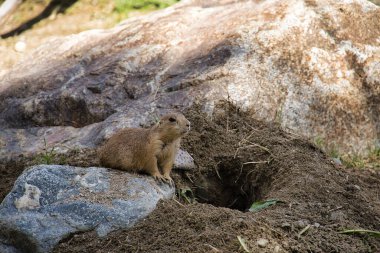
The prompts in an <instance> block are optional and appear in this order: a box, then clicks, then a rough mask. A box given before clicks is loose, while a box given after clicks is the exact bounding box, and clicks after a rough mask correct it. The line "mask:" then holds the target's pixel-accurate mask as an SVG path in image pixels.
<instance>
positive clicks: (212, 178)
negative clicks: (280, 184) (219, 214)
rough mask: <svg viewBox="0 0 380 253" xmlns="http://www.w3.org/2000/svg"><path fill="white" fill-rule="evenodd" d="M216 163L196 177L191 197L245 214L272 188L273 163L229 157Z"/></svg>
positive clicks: (221, 158) (193, 180)
mask: <svg viewBox="0 0 380 253" xmlns="http://www.w3.org/2000/svg"><path fill="white" fill-rule="evenodd" d="M215 160H216V161H217V162H216V163H217V165H216V166H215V167H214V168H213V169H210V170H208V171H207V172H206V173H197V174H196V175H193V179H191V181H192V182H193V183H192V187H191V192H188V194H189V195H188V196H187V197H188V198H193V199H195V200H196V201H197V202H200V203H207V204H211V205H214V206H217V207H225V208H230V209H237V210H240V211H243V212H245V211H247V210H248V209H249V208H250V207H251V205H252V203H254V202H255V201H259V200H263V198H265V196H266V194H267V192H268V191H269V190H270V185H271V173H268V171H270V170H271V168H270V164H268V163H266V164H255V163H249V162H248V163H247V162H243V161H242V160H241V159H240V158H236V157H228V156H227V157H217V158H216V159H215ZM180 197H181V196H180Z"/></svg>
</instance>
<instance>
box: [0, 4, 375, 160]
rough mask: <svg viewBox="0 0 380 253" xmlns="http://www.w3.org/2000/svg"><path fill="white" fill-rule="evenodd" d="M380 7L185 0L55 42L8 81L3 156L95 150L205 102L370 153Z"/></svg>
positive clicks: (0, 139) (2, 113) (2, 87)
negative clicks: (120, 134) (124, 131)
mask: <svg viewBox="0 0 380 253" xmlns="http://www.w3.org/2000/svg"><path fill="white" fill-rule="evenodd" d="M379 20H380V8H379V7H378V6H376V5H374V4H373V3H371V2H369V1H367V0H351V1H345V0H340V1H336V0H321V1H313V0H290V1H281V0H274V1H243V0H241V1H235V0H234V1H232V0H231V1H229V0H224V1H201V0H194V1H184V2H182V3H179V4H177V5H174V6H173V7H170V8H167V9H165V10H161V11H157V12H154V13H151V14H149V15H146V16H140V17H135V18H131V19H128V20H126V21H124V22H122V23H120V24H119V25H118V26H116V27H115V28H113V29H109V30H91V31H87V32H82V33H80V34H77V35H72V36H68V37H64V38H57V39H53V40H51V41H49V43H46V44H44V45H42V46H40V47H39V48H38V49H37V50H35V51H34V52H32V53H31V54H30V55H29V57H26V59H25V60H24V61H22V62H20V63H18V64H16V65H15V66H14V67H13V68H12V69H11V70H9V71H8V72H7V73H5V74H3V75H2V76H0V128H1V130H0V146H1V149H0V157H5V156H15V155H19V154H24V155H25V154H34V153H36V152H38V151H40V150H41V149H42V148H43V145H44V144H43V143H44V142H43V139H44V138H45V139H46V141H47V145H48V146H50V147H52V146H54V147H56V150H60V151H62V152H65V151H67V150H70V149H74V148H92V147H95V146H96V145H98V144H99V143H100V142H101V141H102V140H103V139H104V138H106V137H107V136H109V135H110V134H111V133H113V132H114V131H116V130H117V129H119V128H121V127H130V126H139V125H141V124H142V125H145V124H148V123H149V122H152V121H154V119H155V118H156V117H157V115H160V114H162V113H165V112H166V111H168V110H171V109H173V108H176V109H179V110H182V109H185V108H187V107H189V106H191V105H192V104H193V103H195V102H200V103H202V104H203V105H204V110H206V111H208V112H210V111H212V110H213V108H214V104H215V102H216V101H218V100H221V99H228V100H230V101H232V102H233V103H235V104H237V105H238V106H240V107H242V108H243V109H246V110H249V111H250V112H251V114H252V117H256V118H259V119H263V120H266V121H277V122H279V123H280V124H281V125H282V126H283V128H284V129H287V130H289V131H293V132H295V133H297V134H299V135H302V136H306V137H310V138H318V139H319V140H320V141H321V142H325V144H326V145H329V146H330V147H331V148H332V147H334V148H335V149H338V150H340V151H341V152H355V153H365V152H366V150H367V149H368V148H369V147H371V146H373V145H375V144H376V142H378V140H379V136H380V118H379V117H380V107H379V103H380V64H379V62H380V40H379V36H380V26H379V23H378V21H379Z"/></svg>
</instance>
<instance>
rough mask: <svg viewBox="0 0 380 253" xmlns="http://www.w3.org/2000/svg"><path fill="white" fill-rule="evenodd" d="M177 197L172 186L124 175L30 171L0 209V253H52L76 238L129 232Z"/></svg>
mask: <svg viewBox="0 0 380 253" xmlns="http://www.w3.org/2000/svg"><path fill="white" fill-rule="evenodd" d="M173 194H174V188H173V187H170V186H169V185H167V184H157V183H156V182H155V181H154V180H153V179H152V178H150V177H148V176H143V175H136V174H135V175H133V174H129V173H126V172H122V171H116V170H109V169H105V168H97V167H90V168H80V167H72V166H60V165H39V166H34V167H31V168H29V169H27V170H25V172H24V173H23V174H22V175H21V176H20V177H19V178H18V179H17V181H16V183H15V185H14V187H13V189H12V191H11V192H10V193H9V194H8V195H7V197H6V198H5V199H4V201H3V202H2V203H1V205H0V252H50V251H51V250H52V249H53V247H54V245H56V244H57V243H58V242H59V241H60V240H61V239H63V238H65V237H67V236H69V235H70V234H71V233H75V232H79V231H88V230H93V229H95V230H96V232H97V233H98V235H99V236H104V235H106V234H107V233H109V232H110V231H112V230H115V229H120V228H128V227H130V226H132V225H133V224H134V223H135V222H136V221H137V220H139V219H141V218H143V217H145V216H147V215H148V214H149V213H150V212H151V211H152V210H153V209H154V208H155V206H156V203H157V202H158V201H159V200H160V199H162V198H170V197H172V196H173Z"/></svg>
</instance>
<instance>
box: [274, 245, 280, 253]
mask: <svg viewBox="0 0 380 253" xmlns="http://www.w3.org/2000/svg"><path fill="white" fill-rule="evenodd" d="M273 252H275V253H277V252H280V246H278V245H276V247H274V250H273Z"/></svg>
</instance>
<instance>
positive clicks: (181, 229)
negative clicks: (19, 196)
mask: <svg viewBox="0 0 380 253" xmlns="http://www.w3.org/2000/svg"><path fill="white" fill-rule="evenodd" d="M186 116H187V118H188V119H189V120H190V121H191V122H192V126H193V129H192V131H191V133H190V134H189V135H188V136H187V137H186V138H185V140H184V143H183V147H184V148H185V149H186V150H187V151H189V152H190V153H191V154H192V155H193V156H194V159H195V161H196V163H197V165H198V169H197V170H196V171H192V172H189V171H188V172H177V174H175V175H174V179H175V181H176V185H177V189H178V191H179V192H181V190H183V191H182V192H186V191H185V190H186V189H191V192H192V193H193V195H194V197H195V198H196V200H197V203H193V204H188V203H185V202H186V201H185V202H182V203H179V202H178V201H176V200H171V201H166V202H161V203H160V204H159V206H158V208H157V209H156V210H155V211H154V212H153V213H152V214H151V215H149V216H148V217H147V218H146V219H145V220H143V221H141V222H139V223H138V224H136V226H134V227H133V228H131V229H129V230H125V231H116V232H113V233H111V234H109V235H108V236H107V237H105V238H98V237H97V236H96V235H95V234H94V233H93V232H87V233H83V234H77V235H74V236H72V237H70V238H67V239H66V240H65V241H63V242H61V243H60V245H59V246H57V248H56V249H55V252H104V250H107V252H238V251H239V250H240V251H243V249H242V246H241V243H239V240H238V238H237V237H238V236H240V237H241V238H242V239H243V240H244V241H245V244H246V245H247V247H248V248H249V249H250V250H251V251H253V252H276V251H277V252H287V251H291V252H378V251H379V250H380V241H379V240H376V238H373V237H369V236H366V235H359V236H358V235H356V236H355V235H344V234H339V231H341V230H344V229H349V228H362V229H369V230H380V202H379V192H380V186H379V185H380V174H379V172H368V171H367V172H362V171H360V172H359V171H347V170H342V169H340V168H335V167H334V165H333V163H332V162H331V160H330V159H328V157H326V155H325V154H324V153H323V152H321V151H320V150H319V149H318V148H316V147H315V146H314V145H313V144H310V143H309V142H308V141H306V140H302V139H300V138H299V137H298V136H296V135H292V134H288V133H285V132H283V131H282V130H280V128H279V127H278V126H277V125H275V124H273V125H268V124H264V123H262V122H259V121H256V120H254V119H251V118H250V117H249V114H248V113H244V112H241V111H239V109H237V108H236V107H234V106H233V105H231V104H230V103H222V104H220V105H218V106H217V108H216V110H215V113H214V115H213V116H212V118H208V117H206V115H204V114H203V113H201V110H200V108H199V107H197V106H195V107H193V108H192V109H190V110H189V111H188V112H187V113H186ZM363 173H364V174H365V175H363ZM189 192H190V191H189V190H187V193H189ZM179 195H180V199H183V198H182V197H183V196H182V194H179ZM190 195H191V194H190ZM189 198H191V196H190V197H189ZM265 199H278V200H281V201H283V203H280V204H277V205H275V206H271V207H269V208H267V209H264V210H262V211H260V212H256V213H252V212H247V211H246V210H247V209H248V208H249V207H250V205H251V204H252V203H253V202H254V201H257V200H265ZM200 202H202V203H200ZM303 230H304V231H303ZM302 231H303V232H302ZM260 239H265V240H268V244H267V245H265V246H264V245H261V246H259V245H258V240H260ZM264 244H265V243H264ZM260 247H262V248H260Z"/></svg>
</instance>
